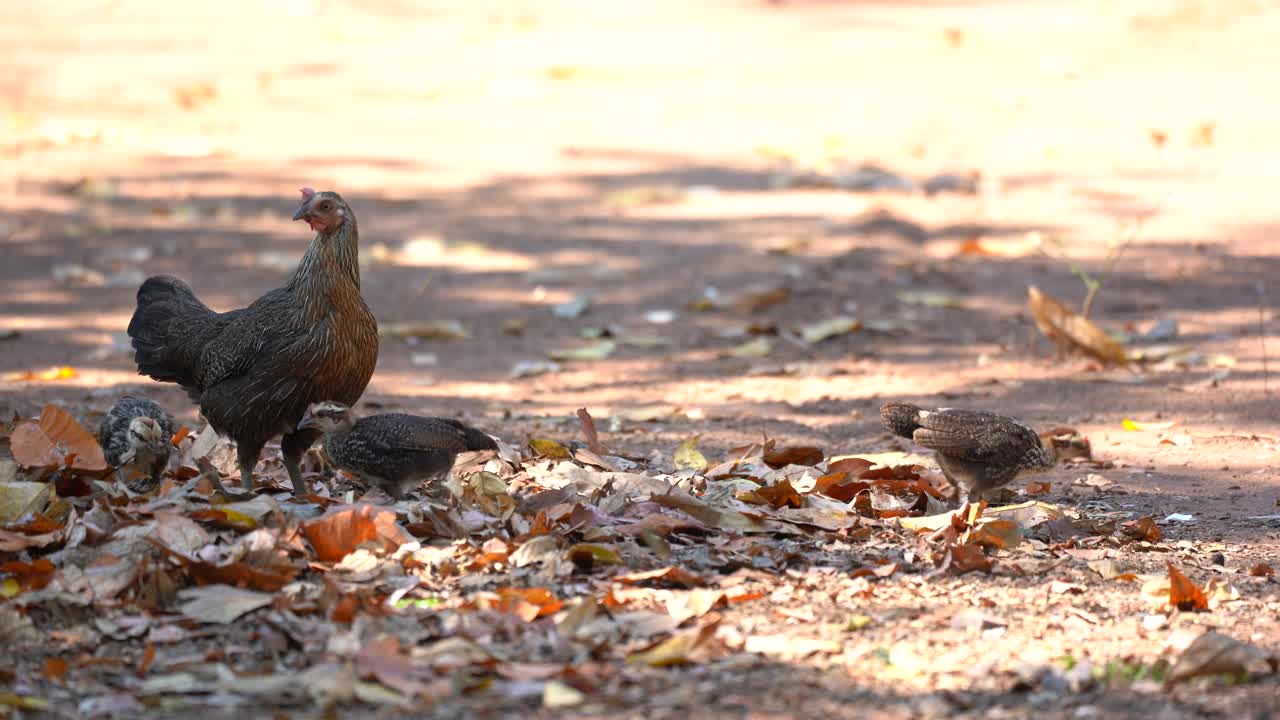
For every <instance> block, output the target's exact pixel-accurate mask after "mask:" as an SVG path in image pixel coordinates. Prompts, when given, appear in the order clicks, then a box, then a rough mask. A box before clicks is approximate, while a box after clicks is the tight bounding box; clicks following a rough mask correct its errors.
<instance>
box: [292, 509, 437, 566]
mask: <svg viewBox="0 0 1280 720" xmlns="http://www.w3.org/2000/svg"><path fill="white" fill-rule="evenodd" d="M302 535H303V537H305V538H306V539H307V542H309V543H311V547H312V548H313V549H314V550H315V553H316V558H317V559H319V560H321V561H323V562H338V561H340V560H342V558H344V557H346V556H347V553H350V552H351V551H352V550H355V549H356V548H357V547H359V546H360V545H362V544H364V543H373V544H375V545H378V546H379V547H381V548H382V549H383V550H386V551H388V552H390V551H392V550H395V549H396V548H398V547H400V546H401V545H403V544H404V543H407V542H411V541H412V540H413V536H412V535H410V534H409V533H408V532H407V531H406V530H405V529H404V528H402V527H400V525H399V524H398V523H396V512H395V510H392V509H390V508H385V507H378V506H376V505H365V504H360V505H345V506H342V507H337V508H334V509H332V510H330V511H329V512H327V513H325V514H324V515H322V516H321V517H318V518H316V519H315V520H309V521H307V522H304V523H302Z"/></svg>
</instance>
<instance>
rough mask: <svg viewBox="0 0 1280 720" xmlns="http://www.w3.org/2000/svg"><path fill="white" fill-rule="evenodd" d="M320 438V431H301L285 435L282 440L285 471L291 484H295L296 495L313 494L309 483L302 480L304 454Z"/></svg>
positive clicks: (281, 450) (281, 452)
mask: <svg viewBox="0 0 1280 720" xmlns="http://www.w3.org/2000/svg"><path fill="white" fill-rule="evenodd" d="M319 438H320V433H319V431H316V430H299V431H297V432H294V433H290V434H288V435H285V436H284V437H283V438H281V440H280V454H281V455H282V456H283V458H284V469H285V470H286V471H287V472H288V473H289V482H291V483H293V494H294V495H306V494H308V493H310V492H311V488H310V486H308V485H307V481H306V480H303V479H302V468H301V464H302V454H303V453H305V452H306V451H307V448H309V447H311V446H312V445H314V444H315V442H316V440H317V439H319Z"/></svg>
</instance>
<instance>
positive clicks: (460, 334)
mask: <svg viewBox="0 0 1280 720" xmlns="http://www.w3.org/2000/svg"><path fill="white" fill-rule="evenodd" d="M378 334H379V335H381V336H383V337H394V338H417V339H419V340H465V339H467V338H469V337H471V333H470V332H468V331H467V328H466V326H464V325H463V324H462V323H460V322H458V321H457V320H434V321H431V322H398V323H396V322H389V323H378Z"/></svg>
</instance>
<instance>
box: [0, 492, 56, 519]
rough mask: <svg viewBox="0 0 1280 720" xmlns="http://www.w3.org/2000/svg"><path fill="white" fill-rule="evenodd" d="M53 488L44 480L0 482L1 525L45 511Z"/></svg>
mask: <svg viewBox="0 0 1280 720" xmlns="http://www.w3.org/2000/svg"><path fill="white" fill-rule="evenodd" d="M52 494H53V488H52V486H51V485H50V484H49V483H44V482H39V483H37V482H21V481H11V482H0V525H8V524H10V523H14V522H17V521H18V520H19V519H21V518H24V517H27V516H28V515H34V514H36V513H40V512H43V511H44V509H45V506H47V505H48V504H49V499H50V497H51V496H52Z"/></svg>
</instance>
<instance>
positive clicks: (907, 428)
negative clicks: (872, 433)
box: [880, 402, 920, 438]
mask: <svg viewBox="0 0 1280 720" xmlns="http://www.w3.org/2000/svg"><path fill="white" fill-rule="evenodd" d="M919 416H920V408H918V407H916V406H915V405H912V404H911V403H904V402H891V403H885V404H884V405H881V406H880V422H882V423H884V426H885V428H886V429H888V430H889V431H890V432H892V433H893V434H894V435H897V436H899V437H904V438H910V437H912V435H913V434H914V433H915V431H916V429H917V428H919V427H920V423H919Z"/></svg>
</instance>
